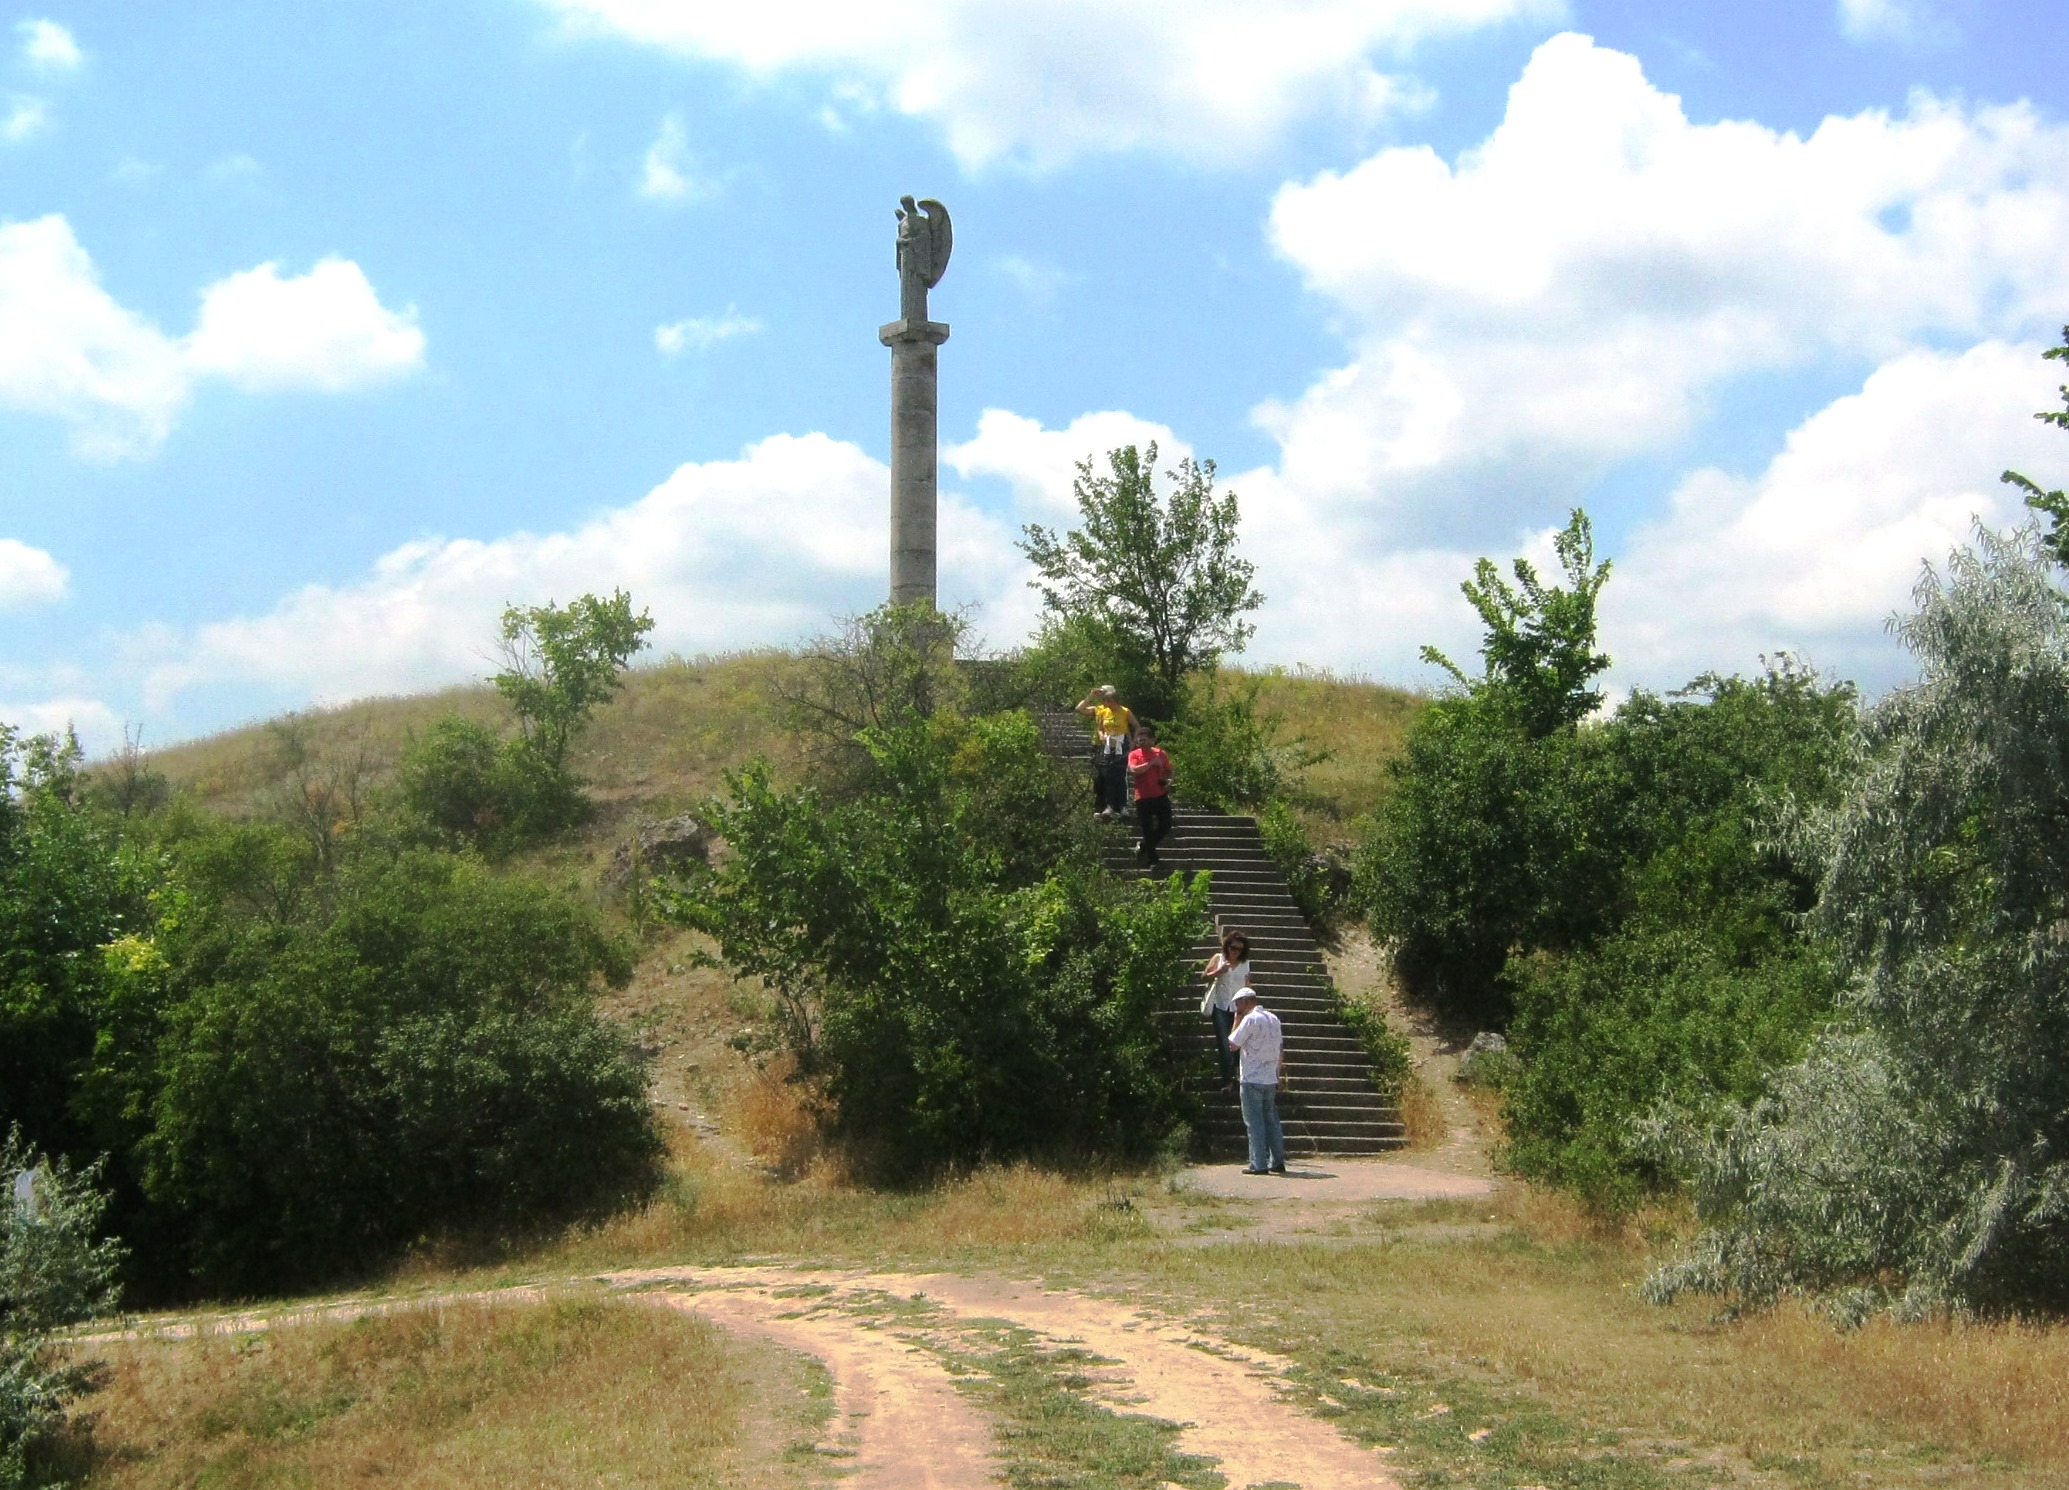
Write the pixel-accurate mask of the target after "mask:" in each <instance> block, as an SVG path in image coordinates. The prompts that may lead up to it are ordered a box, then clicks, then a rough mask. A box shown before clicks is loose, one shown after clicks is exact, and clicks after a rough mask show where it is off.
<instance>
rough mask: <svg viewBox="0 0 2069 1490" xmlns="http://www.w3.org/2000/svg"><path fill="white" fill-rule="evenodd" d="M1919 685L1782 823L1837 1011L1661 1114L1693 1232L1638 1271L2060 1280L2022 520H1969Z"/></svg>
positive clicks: (1912, 643)
mask: <svg viewBox="0 0 2069 1490" xmlns="http://www.w3.org/2000/svg"><path fill="white" fill-rule="evenodd" d="M1898 634H1899V636H1900V637H1901V639H1902V640H1903V642H1904V643H1905V645H1906V646H1907V647H1909V648H1910V650H1911V651H1912V652H1913V654H1914V655H1915V656H1916V657H1917V659H1918V663H1919V668H1920V674H1921V676H1920V679H1919V681H1918V682H1917V683H1916V684H1915V685H1913V686H1911V687H1907V688H1901V689H1898V690H1896V691H1894V692H1892V693H1891V694H1889V695H1888V696H1886V697H1885V698H1884V699H1883V700H1882V701H1881V702H1880V703H1878V704H1877V705H1876V706H1875V707H1874V708H1873V709H1872V710H1870V711H1869V713H1868V715H1867V717H1866V720H1865V722H1864V725H1863V730H1862V738H1861V742H1860V748H1859V754H1858V758H1857V760H1856V761H1855V762H1854V769H1853V772H1852V774H1851V778H1850V781H1849V784H1848V787H1847V790H1846V792H1845V794H1844V796H1843V797H1842V799H1841V800H1840V801H1839V802H1838V803H1837V804H1836V805H1835V806H1832V807H1830V808H1827V809H1824V810H1820V811H1813V812H1809V813H1807V814H1805V815H1804V817H1803V819H1802V820H1801V822H1800V823H1799V824H1798V825H1797V828H1796V830H1795V833H1794V835H1793V838H1792V842H1793V844H1794V846H1795V848H1796V851H1797V852H1798V853H1799V854H1801V855H1802V856H1804V858H1805V860H1806V861H1807V862H1809V863H1812V864H1813V865H1815V866H1817V867H1818V868H1820V869H1821V871H1822V878H1821V882H1820V885H1819V891H1820V893H1819V899H1818V904H1817V909H1816V912H1815V914H1814V917H1813V920H1812V925H1813V927H1814V929H1815V930H1816V931H1817V933H1818V935H1819V937H1820V940H1821V942H1822V943H1823V945H1824V946H1826V947H1827V948H1829V949H1830V951H1831V953H1832V955H1833V956H1834V957H1835V959H1836V960H1837V961H1838V964H1839V971H1840V974H1841V977H1842V985H1841V986H1842V993H1841V996H1840V1001H1839V1007H1840V1015H1841V1017H1840V1020H1839V1022H1838V1023H1837V1024H1835V1025H1834V1027H1833V1028H1832V1029H1831V1030H1830V1031H1829V1032H1828V1033H1826V1034H1825V1035H1823V1036H1822V1037H1821V1038H1819V1040H1818V1041H1817V1042H1816V1043H1815V1045H1814V1046H1813V1047H1812V1048H1811V1050H1810V1052H1809V1054H1808V1055H1807V1056H1806V1057H1805V1058H1804V1059H1803V1060H1802V1061H1801V1062H1799V1063H1798V1064H1796V1065H1794V1066H1791V1067H1788V1068H1786V1069H1785V1070H1784V1071H1782V1072H1781V1073H1780V1074H1779V1075H1778V1076H1777V1077H1776V1079H1775V1081H1774V1083H1773V1088H1772V1091H1771V1093H1770V1094H1769V1095H1768V1096H1766V1097H1764V1098H1763V1099H1762V1100H1760V1101H1757V1102H1755V1103H1753V1104H1751V1105H1749V1106H1746V1107H1742V1108H1739V1109H1738V1110H1737V1111H1736V1112H1734V1113H1732V1114H1731V1115H1730V1116H1729V1117H1728V1118H1727V1119H1726V1120H1725V1121H1723V1122H1721V1123H1717V1124H1715V1125H1709V1124H1705V1123H1703V1122H1701V1121H1700V1120H1699V1116H1689V1115H1683V1116H1682V1117H1681V1119H1680V1120H1679V1121H1668V1122H1663V1123H1662V1124H1660V1125H1659V1126H1658V1127H1657V1128H1656V1129H1655V1132H1654V1139H1655V1142H1656V1144H1657V1146H1658V1149H1659V1151H1660V1152H1661V1154H1662V1155H1663V1156H1664V1157H1666V1158H1667V1159H1668V1160H1670V1161H1671V1162H1675V1163H1677V1164H1679V1165H1681V1166H1683V1167H1685V1169H1686V1172H1687V1173H1688V1174H1689V1175H1690V1177H1691V1178H1692V1180H1693V1186H1694V1193H1695V1197H1696V1204H1697V1211H1698V1214H1699V1216H1700V1217H1701V1219H1702V1220H1703V1222H1704V1231H1703V1233H1702V1235H1701V1236H1700V1237H1699V1238H1698V1240H1697V1241H1696V1242H1695V1244H1694V1245H1693V1246H1692V1247H1691V1248H1690V1249H1689V1250H1688V1251H1687V1252H1686V1253H1684V1254H1683V1255H1682V1257H1680V1258H1679V1259H1678V1260H1677V1261H1675V1262H1674V1263H1672V1264H1670V1265H1669V1266H1667V1267H1665V1268H1663V1269H1661V1270H1660V1271H1659V1272H1658V1273H1657V1274H1655V1275H1654V1277H1653V1279H1652V1280H1651V1283H1650V1285H1649V1288H1650V1291H1651V1292H1652V1294H1653V1296H1655V1297H1659V1298H1666V1297H1671V1296H1672V1295H1673V1294H1675V1293H1677V1292H1679V1291H1681V1290H1684V1289H1699V1290H1704V1291H1710V1292H1717V1293H1726V1294H1732V1295H1735V1296H1738V1297H1741V1298H1744V1299H1748V1300H1751V1301H1760V1300H1765V1299H1771V1298H1773V1297H1775V1296H1776V1295H1778V1294H1781V1293H1785V1292H1792V1291H1805V1292H1817V1293H1826V1294H1831V1295H1833V1296H1834V1297H1835V1301H1836V1303H1837V1305H1838V1306H1839V1307H1840V1309H1841V1310H1842V1311H1843V1312H1844V1313H1847V1314H1849V1315H1858V1314H1861V1313H1863V1312H1866V1311H1867V1310H1869V1309H1872V1308H1875V1307H1878V1306H1887V1307H1891V1308H1893V1309H1894V1310H1895V1311H1896V1312H1898V1313H1899V1314H1906V1315H1909V1314H1917V1313H1921V1312H1925V1311H1928V1310H1934V1309H1941V1308H1954V1309H1965V1310H2018V1309H2024V1308H2030V1307H2033V1306H2035V1305H2046V1306H2051V1307H2052V1306H2059V1305H2060V1304H2061V1303H2063V1302H2064V1301H2065V1295H2069V1287H2065V1280H2069V1159H2065V1158H2063V1157H2062V1156H2063V1155H2064V1154H2065V1153H2069V1066H2065V1065H2064V1063H2063V1061H2062V1059H2061V1052H2062V1050H2063V1049H2064V1048H2065V1044H2069V938H2065V937H2064V935H2063V916H2064V907H2065V906H2069V839H2065V838H2064V836H2063V834H2062V832H2061V830H2060V825H2061V823H2063V822H2064V821H2065V820H2069V761H2065V758H2064V754H2063V751H2064V741H2069V596H2065V594H2064V593H2063V590H2062V588H2061V586H2060V584H2059V581H2058V577H2057V575H2056V573H2055V572H2054V571H2053V570H2052V568H2051V567H2050V565H2049V564H2048V562H2047V556H2046V554H2045V552H2044V550H2043V549H2042V547H2041V541H2040V539H2039V536H2038V534H2037V533H2036V532H2034V531H2033V530H2031V529H2027V530H2023V531H2021V532H2019V533H2017V534H2014V535H2012V536H2009V537H2005V536H2000V535H1996V534H1992V533H1989V532H1987V531H1985V532H1981V533H1980V534H1979V537H1978V539H1977V543H1976V546H1975V547H1974V548H1972V549H1969V550H1965V551H1962V552H1960V553H1957V554H1955V555H1954V556H1953V557H1952V559H1951V560H1950V561H1949V564H1948V568H1947V572H1946V574H1945V576H1944V577H1942V576H1939V575H1934V574H1930V573H1929V574H1928V575H1927V577H1926V578H1925V579H1924V580H1922V581H1921V582H1920V585H1919V589H1918V592H1917V609H1916V611H1915V612H1914V613H1913V614H1912V615H1911V616H1909V617H1908V618H1906V619H1905V620H1904V621H1903V623H1902V624H1901V625H1900V626H1899V628H1898Z"/></svg>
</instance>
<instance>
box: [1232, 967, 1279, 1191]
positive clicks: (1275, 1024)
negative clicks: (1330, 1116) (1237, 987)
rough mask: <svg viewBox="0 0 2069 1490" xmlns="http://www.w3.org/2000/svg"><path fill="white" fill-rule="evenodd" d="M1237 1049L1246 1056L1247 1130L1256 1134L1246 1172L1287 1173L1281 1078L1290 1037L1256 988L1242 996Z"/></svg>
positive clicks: (1239, 997)
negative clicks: (1259, 997) (1265, 1005)
mask: <svg viewBox="0 0 2069 1490" xmlns="http://www.w3.org/2000/svg"><path fill="white" fill-rule="evenodd" d="M1228 1043H1229V1046H1230V1048H1231V1049H1233V1050H1235V1051H1237V1052H1238V1053H1240V1054H1241V1056H1242V1058H1243V1069H1242V1073H1241V1075H1242V1083H1243V1131H1244V1132H1245V1133H1247V1134H1249V1135H1250V1167H1249V1168H1248V1169H1246V1170H1244V1171H1243V1173H1245V1174H1284V1173H1285V1172H1286V1133H1285V1130H1284V1129H1282V1128H1281V1127H1280V1126H1279V1083H1280V1082H1282V1081H1284V1080H1285V1079H1286V1036H1285V1032H1284V1031H1283V1030H1281V1029H1280V1028H1279V1016H1278V1015H1276V1014H1274V1013H1272V1011H1271V1010H1269V1009H1267V1008H1265V1007H1264V1005H1263V1004H1261V1003H1259V1002H1258V999H1257V994H1256V993H1255V991H1253V990H1251V989H1248V988H1245V989H1244V990H1243V991H1242V992H1240V993H1238V994H1237V995H1236V1027H1235V1028H1234V1029H1232V1030H1230V1031H1229V1036H1228Z"/></svg>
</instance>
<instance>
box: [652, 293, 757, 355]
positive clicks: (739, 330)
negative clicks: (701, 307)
mask: <svg viewBox="0 0 2069 1490" xmlns="http://www.w3.org/2000/svg"><path fill="white" fill-rule="evenodd" d="M761 329H762V323H761V321H760V320H759V319H757V318H756V317H754V316H743V315H741V314H740V312H739V311H738V310H737V309H735V308H734V307H733V306H730V305H728V306H727V307H726V311H725V314H724V315H721V316H691V317H689V318H688V319H687V320H682V321H671V322H669V323H668V324H667V325H665V326H656V327H655V328H654V348H655V350H656V351H658V352H660V353H661V355H662V356H664V357H680V356H681V355H682V354H683V353H684V352H687V351H691V350H695V351H699V352H708V351H710V350H711V349H712V348H713V347H715V346H717V345H718V344H719V343H720V342H722V341H731V340H732V339H733V338H734V337H736V336H753V335H754V334H755V333H757V332H758V331H760V330H761Z"/></svg>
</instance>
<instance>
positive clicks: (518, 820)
mask: <svg viewBox="0 0 2069 1490" xmlns="http://www.w3.org/2000/svg"><path fill="white" fill-rule="evenodd" d="M395 791H396V796H397V799H398V800H399V802H400V804H401V807H402V810H403V812H404V813H405V814H407V815H408V817H409V818H410V819H411V820H413V822H414V823H415V824H416V825H417V826H419V827H420V828H421V829H422V830H424V831H425V832H426V834H427V835H428V837H429V839H430V840H431V841H432V842H434V843H437V844H440V845H442V846H444V847H448V848H472V849H475V850H478V851H479V852H482V853H485V854H489V855H491V856H501V855H503V854H507V853H510V852H513V851H515V850H517V849H519V848H522V847H524V846H525V845H526V844H529V843H534V842H537V841H538V840H540V839H542V838H547V837H550V836H551V835H553V834H554V833H557V832H560V831H561V830H562V829H564V828H567V827H569V826H571V825H573V824H574V823H576V822H578V821H580V820H581V818H582V817H583V816H584V815H585V813H586V811H587V808H588V802H587V800H586V799H585V798H584V797H583V796H582V794H581V792H580V790H579V788H577V787H576V786H575V785H574V783H573V782H571V781H570V780H569V779H568V778H567V777H566V775H565V774H563V773H557V772H554V771H551V770H548V769H547V768H546V766H545V763H544V762H543V761H542V760H541V759H540V758H539V756H538V755H537V754H536V753H535V752H534V751H532V750H531V749H530V748H529V747H528V746H526V744H525V743H524V741H523V740H522V739H509V740H506V739H504V738H502V737H501V736H500V735H498V734H497V733H496V732H495V731H494V730H492V729H489V728H487V727H486V726H485V725H480V724H476V723H474V722H473V721H472V720H468V719H462V718H460V717H459V716H458V715H456V714H449V715H447V716H446V717H445V718H443V719H438V720H434V721H433V722H432V724H431V726H430V728H428V729H426V730H425V731H424V733H423V734H422V735H420V736H418V737H417V738H416V739H413V740H411V741H410V742H409V744H408V745H407V746H405V747H404V749H403V752H402V758H401V759H400V760H399V761H398V762H397V763H396V768H395Z"/></svg>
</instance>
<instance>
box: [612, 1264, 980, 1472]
mask: <svg viewBox="0 0 2069 1490" xmlns="http://www.w3.org/2000/svg"><path fill="white" fill-rule="evenodd" d="M642 1297H644V1298H647V1299H650V1300H652V1301H653V1302H654V1303H657V1304H662V1305H665V1306H667V1307H669V1308H671V1309H681V1310H684V1311H686V1312H689V1313H693V1314H700V1315H702V1316H703V1317H704V1318H706V1319H709V1320H711V1321H712V1322H713V1323H714V1324H718V1325H721V1326H723V1327H725V1328H727V1329H730V1330H735V1331H738V1332H740V1333H742V1334H751V1335H759V1336H761V1337H762V1338H763V1339H766V1340H771V1341H773V1342H775V1343H776V1344H778V1345H781V1346H784V1347H786V1348H788V1349H790V1350H795V1351H801V1352H803V1353H804V1354H806V1355H811V1356H816V1357H818V1359H819V1360H821V1361H822V1362H824V1363H825V1365H826V1368H827V1370H828V1371H830V1372H831V1373H832V1374H833V1381H834V1406H835V1410H836V1412H837V1413H838V1417H837V1418H836V1420H835V1425H834V1427H833V1443H832V1445H831V1446H830V1447H831V1448H832V1449H833V1450H834V1451H835V1452H836V1453H837V1454H838V1455H839V1456H840V1458H841V1460H842V1462H843V1465H844V1468H846V1469H848V1470H851V1471H852V1472H851V1473H849V1474H846V1475H844V1477H843V1480H842V1483H843V1484H844V1485H850V1486H855V1487H858V1490H908V1487H910V1490H977V1487H983V1486H989V1485H991V1484H993V1483H994V1482H995V1481H996V1480H997V1478H998V1470H997V1466H996V1465H995V1464H994V1463H993V1461H992V1457H991V1433H990V1430H989V1429H988V1428H987V1427H986V1425H985V1422H984V1420H983V1418H982V1417H980V1416H979V1415H978V1414H977V1413H976V1412H975V1411H974V1410H973V1409H972V1408H971V1407H970V1405H969V1404H968V1403H967V1402H965V1401H964V1400H963V1398H962V1396H961V1395H960V1394H959V1393H958V1392H957V1391H956V1389H955V1386H954V1385H953V1383H952V1381H951V1379H950V1377H949V1375H948V1373H947V1371H945V1370H944V1369H943V1368H942V1366H941V1363H940V1362H939V1361H937V1360H935V1359H934V1358H933V1357H932V1356H930V1355H928V1354H926V1352H925V1351H923V1350H922V1349H921V1348H920V1347H919V1346H917V1345H912V1344H909V1343H907V1342H905V1341H903V1340H901V1339H900V1338H899V1337H898V1336H896V1335H894V1334H891V1333H889V1332H887V1331H884V1330H880V1329H871V1328H869V1327H868V1326H866V1325H864V1324H863V1323H862V1322H860V1321H859V1320H856V1319H852V1318H849V1317H846V1316H844V1315H842V1314H840V1313H838V1312H829V1311H826V1310H800V1307H799V1301H798V1300H796V1299H794V1298H788V1299H787V1298H779V1297H776V1296H775V1295H774V1294H773V1293H772V1292H771V1291H770V1290H769V1289H768V1288H756V1287H751V1286H748V1287H733V1288H727V1289H724V1290H717V1291H709V1292H699V1293H676V1292H657V1293H649V1294H645V1295H642Z"/></svg>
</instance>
